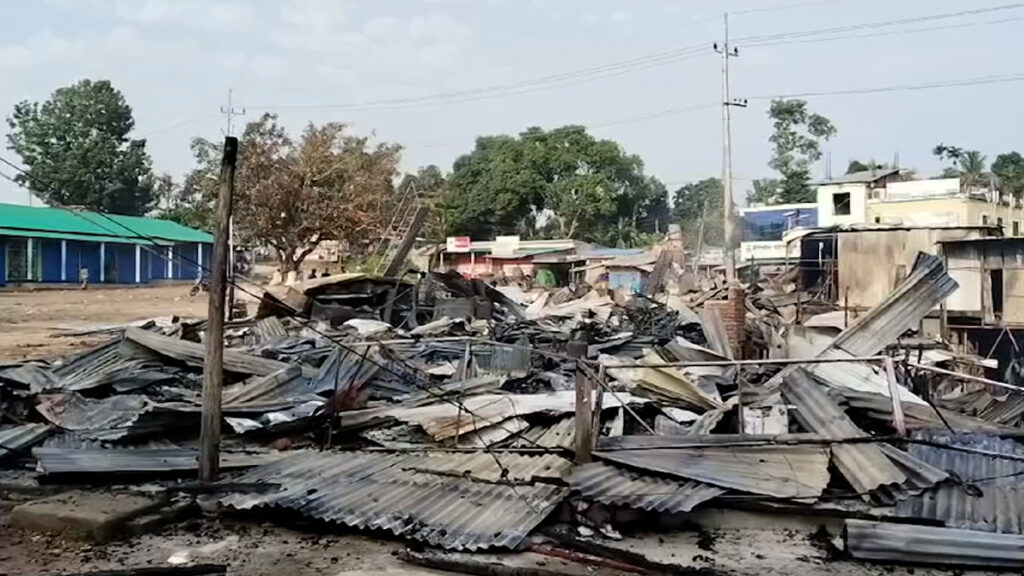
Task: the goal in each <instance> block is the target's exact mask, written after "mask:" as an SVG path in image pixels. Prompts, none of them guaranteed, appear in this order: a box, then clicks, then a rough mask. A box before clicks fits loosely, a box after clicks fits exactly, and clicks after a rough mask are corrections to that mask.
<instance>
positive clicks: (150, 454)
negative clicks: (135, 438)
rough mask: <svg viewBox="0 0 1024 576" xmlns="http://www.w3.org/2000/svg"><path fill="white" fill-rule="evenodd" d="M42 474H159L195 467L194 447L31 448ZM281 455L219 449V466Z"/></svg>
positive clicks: (247, 463)
mask: <svg viewBox="0 0 1024 576" xmlns="http://www.w3.org/2000/svg"><path fill="white" fill-rule="evenodd" d="M32 455H33V456H35V458H36V460H37V461H38V463H39V464H38V466H39V470H40V471H41V472H42V473H43V474H147V473H149V474H159V473H167V472H181V471H188V470H198V469H199V450H197V449H195V448H101V447H90V448H47V447H41V448H35V449H33V450H32ZM282 457H284V454H281V453H277V452H267V453H236V452H221V454H220V467H221V468H222V469H230V468H248V467H252V466H259V465H261V464H267V463H270V462H274V461H277V460H280V459H281V458H282Z"/></svg>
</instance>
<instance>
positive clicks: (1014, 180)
mask: <svg viewBox="0 0 1024 576" xmlns="http://www.w3.org/2000/svg"><path fill="white" fill-rule="evenodd" d="M992 175H993V176H995V178H996V180H997V182H998V184H999V189H1000V190H1001V191H1003V192H1008V193H1010V194H1012V195H1013V197H1014V198H1021V197H1024V157H1021V155H1020V153H1019V152H1006V153H1003V154H1000V155H998V156H996V159H995V161H994V162H992Z"/></svg>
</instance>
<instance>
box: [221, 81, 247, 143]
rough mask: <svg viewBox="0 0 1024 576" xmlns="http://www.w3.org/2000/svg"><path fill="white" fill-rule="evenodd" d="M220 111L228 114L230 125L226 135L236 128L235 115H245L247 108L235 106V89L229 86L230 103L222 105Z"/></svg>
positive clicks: (229, 134)
mask: <svg viewBox="0 0 1024 576" xmlns="http://www.w3.org/2000/svg"><path fill="white" fill-rule="evenodd" d="M220 113H221V114H223V115H225V116H227V118H228V126H227V131H226V132H225V133H224V135H225V136H231V130H232V129H233V128H234V124H233V120H234V118H235V116H245V108H235V106H234V90H232V89H231V88H228V105H227V106H221V107H220Z"/></svg>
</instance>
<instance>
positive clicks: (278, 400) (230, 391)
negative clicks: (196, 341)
mask: <svg viewBox="0 0 1024 576" xmlns="http://www.w3.org/2000/svg"><path fill="white" fill-rule="evenodd" d="M221 402H222V403H223V404H222V410H223V411H224V412H225V413H232V412H234V413H238V412H270V411H274V410H285V409H288V408H293V407H295V406H298V405H300V404H305V403H306V402H323V399H322V398H320V397H319V396H317V395H316V394H314V393H313V389H312V387H310V384H309V379H308V378H305V377H303V376H302V370H301V369H300V368H299V367H298V366H297V365H292V366H289V367H288V368H285V369H284V370H281V371H280V372H275V373H273V374H270V375H269V376H257V377H255V378H250V379H249V380H246V381H245V382H239V383H237V384H232V385H230V386H227V387H225V388H224V392H223V397H222V400H221Z"/></svg>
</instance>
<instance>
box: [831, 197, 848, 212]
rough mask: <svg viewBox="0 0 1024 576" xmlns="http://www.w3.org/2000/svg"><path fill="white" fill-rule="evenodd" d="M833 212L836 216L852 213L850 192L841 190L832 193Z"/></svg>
mask: <svg viewBox="0 0 1024 576" xmlns="http://www.w3.org/2000/svg"><path fill="white" fill-rule="evenodd" d="M832 214H834V215H836V216H849V215H850V193H849V192H839V193H836V194H833V195H832Z"/></svg>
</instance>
